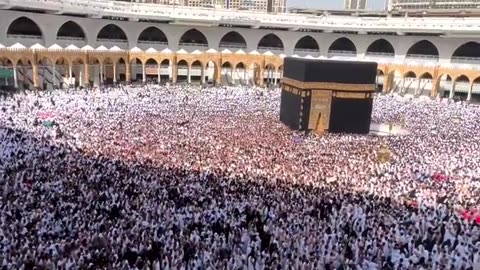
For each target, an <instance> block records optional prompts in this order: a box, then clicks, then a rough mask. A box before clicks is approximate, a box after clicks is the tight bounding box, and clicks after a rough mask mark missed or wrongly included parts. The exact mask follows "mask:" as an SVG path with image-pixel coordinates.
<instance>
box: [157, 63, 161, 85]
mask: <svg viewBox="0 0 480 270" xmlns="http://www.w3.org/2000/svg"><path fill="white" fill-rule="evenodd" d="M161 68H162V66H161V64H158V68H157V69H158V70H157V76H158V77H157V83H158V84H160V81H161V80H162V77H161V74H160V69H161Z"/></svg>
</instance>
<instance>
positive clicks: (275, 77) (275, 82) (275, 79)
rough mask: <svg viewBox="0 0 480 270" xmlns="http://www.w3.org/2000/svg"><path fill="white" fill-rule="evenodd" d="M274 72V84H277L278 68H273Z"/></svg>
mask: <svg viewBox="0 0 480 270" xmlns="http://www.w3.org/2000/svg"><path fill="white" fill-rule="evenodd" d="M272 73H273V84H274V85H277V77H278V70H272Z"/></svg>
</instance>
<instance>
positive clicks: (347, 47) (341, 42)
mask: <svg viewBox="0 0 480 270" xmlns="http://www.w3.org/2000/svg"><path fill="white" fill-rule="evenodd" d="M328 53H329V55H334V54H348V55H352V54H354V55H355V54H357V47H356V46H355V44H354V43H353V41H351V40H350V39H349V38H346V37H341V38H338V39H337V40H335V41H334V42H332V44H331V45H330V47H328Z"/></svg>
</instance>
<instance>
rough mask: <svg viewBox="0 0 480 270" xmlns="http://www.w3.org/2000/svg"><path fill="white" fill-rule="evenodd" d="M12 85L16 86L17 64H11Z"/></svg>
mask: <svg viewBox="0 0 480 270" xmlns="http://www.w3.org/2000/svg"><path fill="white" fill-rule="evenodd" d="M13 86H14V87H15V89H16V88H18V78H17V65H13Z"/></svg>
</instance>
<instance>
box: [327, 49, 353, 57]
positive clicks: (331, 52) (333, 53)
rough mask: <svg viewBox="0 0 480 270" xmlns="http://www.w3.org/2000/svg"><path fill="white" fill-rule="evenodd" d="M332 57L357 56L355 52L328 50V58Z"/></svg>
mask: <svg viewBox="0 0 480 270" xmlns="http://www.w3.org/2000/svg"><path fill="white" fill-rule="evenodd" d="M332 56H353V57H354V56H357V52H355V51H342V50H329V51H328V57H332Z"/></svg>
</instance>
